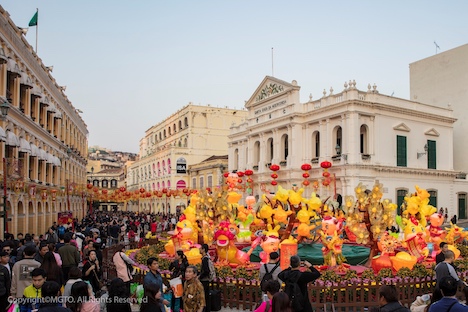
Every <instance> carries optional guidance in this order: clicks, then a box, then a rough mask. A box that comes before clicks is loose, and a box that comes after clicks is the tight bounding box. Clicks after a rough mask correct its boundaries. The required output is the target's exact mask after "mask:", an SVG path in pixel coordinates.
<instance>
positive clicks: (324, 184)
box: [322, 178, 331, 186]
mask: <svg viewBox="0 0 468 312" xmlns="http://www.w3.org/2000/svg"><path fill="white" fill-rule="evenodd" d="M330 182H331V181H330V178H326V179H323V181H322V184H323V186H329V185H330Z"/></svg>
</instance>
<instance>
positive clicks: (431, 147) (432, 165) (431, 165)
mask: <svg viewBox="0 0 468 312" xmlns="http://www.w3.org/2000/svg"><path fill="white" fill-rule="evenodd" d="M436 155H437V148H436V141H431V140H427V168H428V169H437V157H436Z"/></svg>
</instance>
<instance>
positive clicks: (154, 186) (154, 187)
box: [152, 182, 156, 191]
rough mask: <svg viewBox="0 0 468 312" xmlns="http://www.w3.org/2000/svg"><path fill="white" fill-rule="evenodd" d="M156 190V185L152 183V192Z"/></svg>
mask: <svg viewBox="0 0 468 312" xmlns="http://www.w3.org/2000/svg"><path fill="white" fill-rule="evenodd" d="M155 189H156V184H155V183H154V182H153V188H152V190H153V191H154V190H155Z"/></svg>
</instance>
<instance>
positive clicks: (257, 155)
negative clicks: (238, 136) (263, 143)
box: [253, 141, 260, 166]
mask: <svg viewBox="0 0 468 312" xmlns="http://www.w3.org/2000/svg"><path fill="white" fill-rule="evenodd" d="M253 156H254V159H253V164H254V166H258V162H259V161H260V142H259V141H257V142H255V143H254V155H253Z"/></svg>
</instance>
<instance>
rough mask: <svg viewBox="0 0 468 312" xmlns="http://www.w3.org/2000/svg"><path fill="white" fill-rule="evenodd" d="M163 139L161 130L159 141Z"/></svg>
mask: <svg viewBox="0 0 468 312" xmlns="http://www.w3.org/2000/svg"><path fill="white" fill-rule="evenodd" d="M161 140H162V135H161V132H159V141H161Z"/></svg>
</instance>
